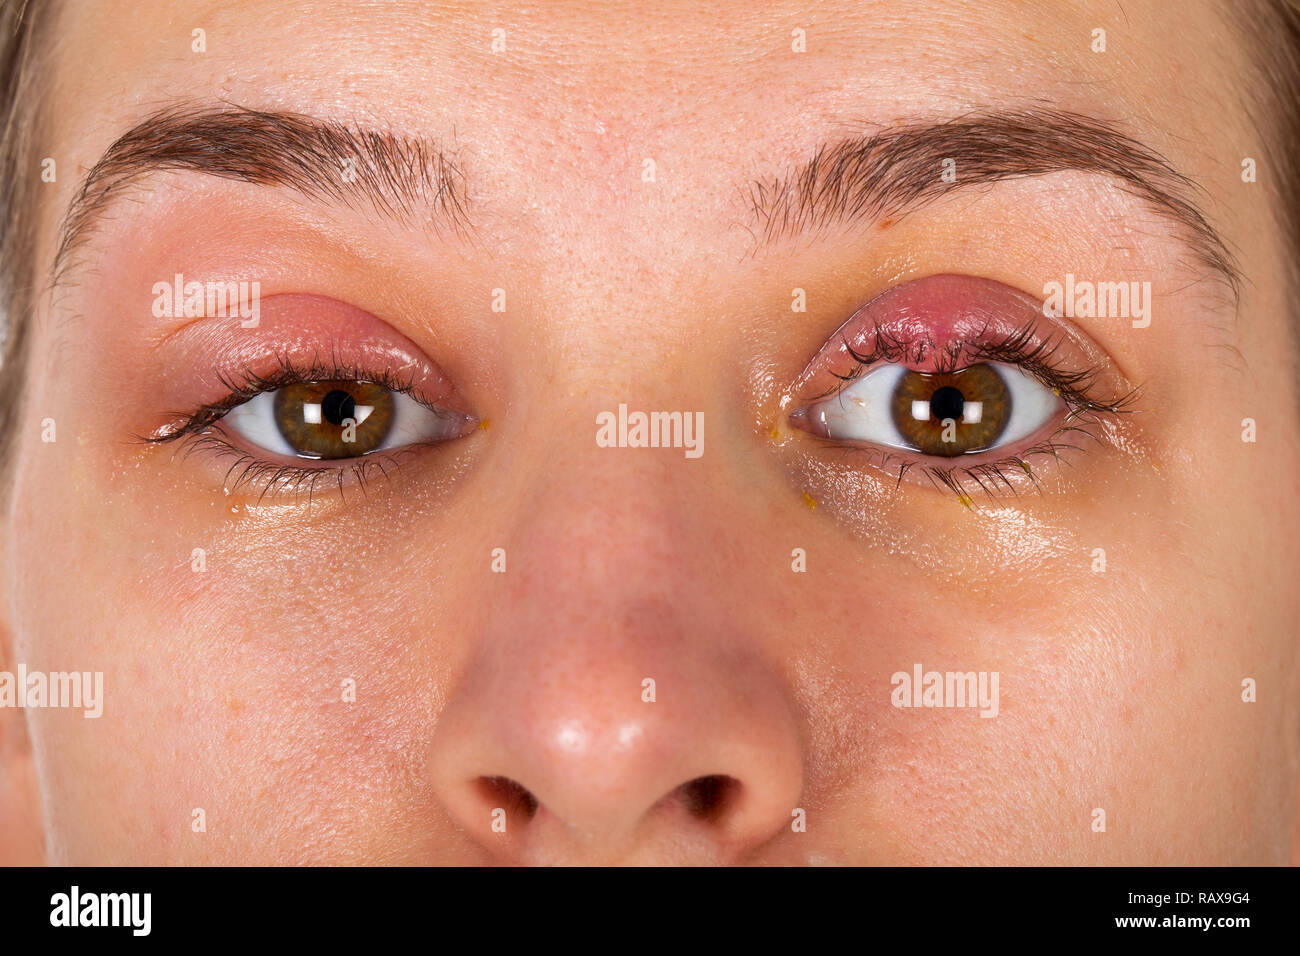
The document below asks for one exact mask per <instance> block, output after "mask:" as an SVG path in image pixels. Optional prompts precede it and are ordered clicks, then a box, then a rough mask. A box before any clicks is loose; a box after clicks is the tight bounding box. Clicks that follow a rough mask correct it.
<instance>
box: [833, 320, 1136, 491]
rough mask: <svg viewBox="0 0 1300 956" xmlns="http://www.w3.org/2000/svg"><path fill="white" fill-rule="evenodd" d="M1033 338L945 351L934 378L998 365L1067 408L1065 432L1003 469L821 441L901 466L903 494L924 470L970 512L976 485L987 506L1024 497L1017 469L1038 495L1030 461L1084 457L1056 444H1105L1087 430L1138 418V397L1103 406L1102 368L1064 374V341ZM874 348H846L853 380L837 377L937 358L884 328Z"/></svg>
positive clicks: (1026, 333)
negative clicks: (1014, 474) (910, 477)
mask: <svg viewBox="0 0 1300 956" xmlns="http://www.w3.org/2000/svg"><path fill="white" fill-rule="evenodd" d="M1033 332H1034V324H1033V323H1030V324H1027V325H1025V326H1023V327H1022V328H1020V329H1019V330H1017V331H1016V332H1013V333H1011V334H1010V335H1007V336H1005V337H1003V338H1001V339H997V340H993V341H987V342H986V341H978V342H975V343H971V344H968V343H965V342H962V343H956V344H955V345H953V346H951V347H949V348H946V349H944V351H943V353H942V355H940V356H939V359H938V361H937V362H936V364H935V367H934V371H936V372H953V371H956V370H958V369H961V368H965V367H967V366H969V365H972V364H975V363H978V362H1001V363H1003V364H1006V365H1014V366H1016V367H1018V368H1020V369H1022V370H1024V371H1025V372H1026V373H1027V374H1028V375H1030V376H1032V377H1033V378H1035V379H1037V380H1038V381H1039V382H1040V383H1041V384H1043V385H1044V386H1046V387H1047V388H1050V389H1052V391H1053V392H1055V393H1056V395H1058V396H1059V397H1060V398H1061V400H1062V401H1064V402H1065V404H1066V406H1067V407H1068V408H1069V411H1068V412H1067V413H1066V416H1065V420H1064V421H1063V422H1062V423H1061V426H1060V427H1059V428H1057V430H1056V431H1055V432H1053V433H1052V434H1051V435H1049V436H1048V437H1047V438H1044V439H1042V440H1041V441H1039V442H1037V443H1035V444H1034V445H1032V446H1031V447H1029V448H1026V449H1025V450H1024V451H1022V452H1021V453H1020V454H1017V455H1009V456H1007V457H1006V458H1003V459H1001V460H999V461H993V462H984V463H982V464H978V465H969V466H963V465H952V466H942V465H929V464H921V463H918V462H916V461H914V460H910V459H906V458H904V457H903V456H901V455H898V454H896V453H894V452H891V451H887V450H885V449H879V448H873V449H867V448H863V447H862V446H860V445H846V444H842V443H834V442H831V441H829V440H827V439H822V441H823V442H824V443H825V444H828V445H834V446H835V447H837V448H841V449H844V450H847V451H850V452H864V451H865V452H870V453H872V454H875V455H877V456H878V457H879V458H880V460H881V464H882V465H884V466H885V467H886V468H891V466H892V465H893V464H894V463H899V467H898V480H897V485H896V487H898V488H901V487H902V483H903V477H904V475H906V474H907V472H908V470H909V469H911V468H920V469H921V471H922V473H924V474H925V475H926V477H927V478H929V479H930V482H931V483H932V484H933V485H934V486H935V487H936V488H946V489H947V490H949V491H951V492H952V493H953V494H955V495H956V496H957V500H958V501H960V502H961V503H962V504H963V505H965V506H966V507H968V508H969V507H970V506H971V503H972V498H971V496H970V494H969V493H968V492H967V490H966V483H967V482H974V483H975V484H976V485H978V486H979V488H980V490H981V491H983V492H984V493H985V494H986V495H987V496H988V497H989V498H995V497H997V496H998V495H999V494H1001V493H1002V486H1005V487H1006V490H1007V491H1010V492H1011V493H1012V494H1013V495H1018V494H1019V493H1020V489H1018V488H1017V487H1016V486H1015V485H1013V484H1012V483H1011V480H1010V479H1009V478H1008V477H1007V475H1008V469H1012V468H1015V469H1019V470H1021V471H1023V472H1024V473H1025V475H1027V476H1028V477H1029V479H1030V480H1031V481H1032V482H1033V483H1034V487H1035V489H1038V488H1039V485H1038V477H1037V476H1036V475H1035V474H1034V472H1033V469H1032V468H1031V466H1030V464H1029V462H1028V461H1027V459H1028V458H1031V457H1033V456H1035V455H1050V456H1051V457H1052V458H1054V459H1056V460H1057V461H1060V460H1061V452H1063V451H1068V450H1077V451H1082V450H1083V449H1081V448H1080V447H1079V446H1078V445H1072V444H1068V443H1065V442H1060V441H1058V439H1059V438H1060V437H1061V436H1062V435H1066V434H1070V433H1077V434H1081V435H1086V436H1087V437H1088V438H1090V439H1092V440H1093V441H1095V442H1100V441H1101V439H1100V438H1099V437H1098V436H1097V435H1096V434H1094V433H1093V432H1092V431H1090V430H1089V426H1096V425H1099V424H1101V422H1102V419H1103V416H1105V415H1123V414H1128V413H1131V412H1132V411H1133V407H1132V406H1133V404H1134V402H1135V401H1136V399H1137V396H1138V389H1137V388H1134V389H1133V390H1131V391H1129V392H1127V393H1125V394H1123V395H1121V396H1119V397H1117V398H1113V399H1108V400H1101V399H1099V398H1098V397H1097V396H1096V395H1095V394H1094V392H1095V391H1096V382H1097V379H1098V378H1099V377H1100V376H1101V373H1102V369H1101V367H1099V366H1093V367H1089V368H1084V369H1075V370H1069V369H1066V368H1065V367H1064V366H1063V365H1062V364H1060V363H1057V362H1054V361H1053V358H1052V356H1053V355H1054V354H1055V353H1056V351H1057V349H1058V348H1060V344H1061V340H1060V338H1059V337H1057V338H1052V337H1050V336H1049V337H1048V338H1045V339H1043V340H1042V341H1039V342H1035V341H1034V334H1033ZM872 341H873V343H874V347H873V349H872V351H871V352H869V353H862V352H858V351H856V350H855V349H854V348H853V347H852V346H851V345H849V344H848V342H845V343H844V348H845V351H847V352H848V354H849V355H850V357H851V358H852V359H853V360H854V362H855V363H857V365H856V367H855V368H854V369H853V371H852V372H850V373H849V374H847V375H839V374H836V375H835V377H836V378H838V379H840V381H842V382H845V383H848V382H852V381H854V380H855V379H857V378H858V377H859V376H861V375H862V374H863V373H864V372H866V371H867V369H868V368H871V367H872V366H874V365H876V364H878V363H880V362H882V361H883V362H891V363H904V364H906V363H912V364H919V363H920V362H921V361H922V360H923V359H924V358H925V357H926V355H927V354H928V353H930V352H931V351H933V350H934V345H933V343H932V342H930V341H929V340H926V339H921V340H918V341H914V342H910V343H908V342H904V341H902V340H900V339H898V338H895V337H893V336H891V335H890V334H889V333H888V332H886V331H885V330H884V329H883V328H881V327H880V325H879V324H877V325H876V327H875V335H874V336H872ZM836 391H838V390H832V391H830V392H827V393H826V394H825V395H822V396H820V398H819V399H818V400H820V399H821V398H826V397H828V396H829V395H832V394H835V392H836ZM891 470H892V469H891Z"/></svg>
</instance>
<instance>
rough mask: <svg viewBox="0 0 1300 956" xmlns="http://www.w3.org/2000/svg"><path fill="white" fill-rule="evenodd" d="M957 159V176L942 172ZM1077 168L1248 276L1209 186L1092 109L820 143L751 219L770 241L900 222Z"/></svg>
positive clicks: (777, 179) (757, 201) (775, 180)
mask: <svg viewBox="0 0 1300 956" xmlns="http://www.w3.org/2000/svg"><path fill="white" fill-rule="evenodd" d="M947 160H951V161H952V163H953V164H954V165H952V166H947V168H949V169H952V171H953V174H954V175H952V176H950V177H949V179H950V180H951V181H948V180H946V179H945V178H943V177H942V176H941V173H942V172H943V171H944V169H945V167H946V165H947V164H946V162H945V161H947ZM1067 170H1075V171H1081V172H1088V173H1097V174H1100V175H1104V176H1110V177H1112V178H1114V179H1116V180H1117V181H1118V184H1119V186H1120V188H1121V189H1124V190H1126V191H1128V192H1129V193H1131V194H1132V195H1135V196H1137V197H1138V198H1140V199H1142V200H1145V201H1146V202H1147V203H1148V205H1150V206H1151V207H1152V208H1153V209H1154V210H1155V211H1156V212H1157V213H1159V214H1161V215H1163V216H1164V217H1165V218H1166V220H1167V221H1168V222H1169V223H1170V224H1171V225H1172V226H1173V227H1174V228H1175V229H1176V230H1178V231H1179V232H1181V233H1182V235H1183V236H1184V238H1186V239H1187V241H1188V243H1189V245H1190V248H1191V251H1192V254H1193V256H1194V257H1195V259H1196V261H1197V263H1198V264H1199V265H1200V266H1202V267H1203V268H1204V269H1206V270H1208V272H1209V274H1210V275H1212V276H1214V277H1216V278H1218V279H1220V280H1221V281H1222V282H1223V283H1225V284H1226V286H1227V288H1228V290H1229V291H1230V293H1231V295H1232V298H1233V299H1234V301H1235V300H1236V299H1237V298H1238V297H1239V294H1240V288H1241V284H1242V275H1241V271H1240V269H1239V268H1238V266H1237V264H1236V261H1235V259H1234V257H1233V255H1232V253H1231V252H1230V251H1229V249H1228V245H1227V243H1225V242H1224V240H1223V238H1222V236H1220V234H1219V233H1218V231H1217V230H1215V229H1214V227H1213V226H1211V225H1210V223H1209V220H1208V219H1206V217H1205V215H1204V214H1203V213H1202V212H1201V210H1200V209H1199V207H1198V206H1197V205H1196V203H1195V202H1194V201H1193V197H1195V196H1197V195H1199V194H1201V193H1203V192H1204V190H1202V189H1201V188H1200V187H1199V186H1198V185H1197V184H1196V183H1195V182H1194V181H1193V180H1192V179H1190V178H1189V177H1187V176H1185V175H1183V174H1182V173H1180V172H1178V170H1176V169H1175V168H1174V167H1173V166H1172V165H1170V163H1169V162H1168V161H1167V160H1166V159H1164V157H1162V156H1161V155H1160V154H1158V153H1156V152H1155V151H1153V150H1151V149H1149V148H1148V147H1146V146H1144V145H1143V144H1142V143H1140V142H1138V141H1137V140H1135V139H1133V138H1132V137H1130V136H1127V135H1125V134H1124V133H1122V132H1120V131H1119V130H1117V129H1116V128H1114V127H1112V126H1110V125H1108V124H1106V123H1103V122H1101V121H1100V120H1097V119H1094V118H1092V117H1088V116H1084V115H1081V114H1078V113H1071V112H1064V111H1059V110H1046V109H1042V110H1039V109H1035V110H1005V111H991V112H977V113H968V114H963V115H961V116H957V117H954V118H952V119H948V120H945V121H941V122H937V123H934V122H912V123H903V124H900V125H896V126H891V127H889V128H887V129H884V130H882V131H879V132H875V133H871V134H868V135H865V136H858V137H854V138H850V139H846V140H843V141H840V142H837V143H833V144H827V145H823V146H820V147H818V148H817V149H816V150H815V151H814V153H813V155H812V158H811V159H809V160H808V161H806V162H804V163H802V164H800V165H799V166H797V167H796V168H795V169H794V170H793V171H791V172H789V173H787V174H785V175H780V176H773V177H770V178H767V179H760V180H757V181H755V182H753V183H752V184H750V186H749V188H748V190H747V192H746V201H747V204H748V207H749V210H748V211H749V213H750V217H751V220H750V227H751V229H752V230H753V231H754V232H755V233H756V234H757V235H758V238H759V239H760V240H761V241H762V242H763V243H770V242H773V241H776V240H778V239H780V238H782V237H788V236H793V235H796V234H799V233H805V232H811V233H817V232H819V231H822V230H824V229H826V228H828V227H831V226H834V225H838V224H845V223H851V222H876V221H881V220H887V219H888V220H896V219H898V218H901V217H902V216H904V215H906V214H907V213H909V212H912V211H915V210H916V209H919V208H921V207H923V206H925V205H926V204H928V203H930V202H933V201H934V200H936V199H938V198H939V197H940V196H943V195H945V194H947V193H949V192H951V191H953V190H955V189H964V188H969V187H971V186H977V185H981V184H988V183H995V182H999V181H1001V180H1006V179H1016V178H1022V177H1030V176H1042V175H1046V174H1048V173H1054V172H1062V171H1067Z"/></svg>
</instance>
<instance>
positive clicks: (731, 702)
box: [431, 635, 801, 863]
mask: <svg viewBox="0 0 1300 956" xmlns="http://www.w3.org/2000/svg"><path fill="white" fill-rule="evenodd" d="M552 636H553V635H552ZM529 643H530V642H528V641H520V642H517V643H516V642H510V643H508V644H507V643H504V642H503V643H502V644H501V645H499V646H498V647H496V648H495V649H493V650H492V651H491V652H489V653H488V655H487V656H485V657H484V658H481V659H479V660H478V661H476V662H475V663H474V664H473V665H472V672H473V673H472V675H471V677H470V678H469V681H468V683H467V684H463V685H462V686H461V687H460V688H459V689H458V691H457V693H456V695H455V697H454V699H453V701H452V702H451V703H450V704H449V705H448V706H447V708H446V709H445V710H444V712H443V715H442V717H441V718H440V719H439V723H438V727H437V731H436V735H435V737H436V740H435V747H434V751H433V757H432V761H431V763H432V767H431V773H432V777H433V779H434V781H435V787H436V789H437V790H438V795H439V797H440V799H441V800H442V802H443V804H444V805H445V806H446V807H447V809H448V810H449V811H450V812H451V813H452V815H453V816H454V817H455V818H456V819H457V821H458V822H459V823H460V825H461V826H462V827H464V828H465V830H466V831H468V832H469V833H470V834H471V835H473V836H474V837H476V838H477V839H478V841H479V842H480V843H481V844H483V845H484V846H486V847H487V848H488V849H489V850H491V851H492V852H493V853H494V854H495V855H496V856H498V857H499V858H501V859H503V860H510V861H514V862H539V863H540V862H566V861H572V862H579V861H588V862H596V861H600V862H617V861H632V860H635V859H640V860H644V861H650V860H652V859H654V860H663V859H665V858H675V859H676V860H677V861H678V862H717V863H726V862H735V861H737V860H739V859H742V858H743V857H744V856H745V855H746V854H747V853H748V852H750V851H752V850H753V849H754V848H755V847H757V846H758V845H760V844H761V843H763V842H764V841H765V840H767V839H768V838H769V837H771V836H772V835H774V834H775V833H777V832H778V831H779V830H781V829H782V828H783V827H784V825H785V824H788V823H789V821H790V819H791V812H792V810H793V809H794V808H795V807H796V806H797V805H798V798H799V791H800V778H801V767H800V758H799V749H798V746H797V740H796V736H795V728H794V724H793V720H792V719H790V718H789V716H788V714H787V711H786V709H785V707H784V706H783V703H784V701H783V699H782V697H783V695H782V693H781V689H780V688H779V687H777V686H775V685H774V683H773V682H772V680H771V678H770V677H769V676H768V675H765V674H764V673H762V672H761V671H760V669H759V668H757V667H755V666H753V665H752V663H748V662H746V661H745V660H744V658H743V655H740V654H735V653H733V654H726V653H716V654H715V653H711V652H699V651H693V650H692V649H691V648H689V647H688V646H687V644H688V642H686V641H680V642H670V641H655V642H653V643H652V644H651V647H652V648H653V651H654V653H651V652H650V651H651V647H647V648H646V649H645V652H644V653H640V654H638V653H637V652H636V649H635V648H634V647H632V646H629V644H628V643H626V642H621V643H620V644H618V645H611V644H606V645H605V650H606V653H597V651H596V645H595V644H594V643H588V644H587V647H586V648H585V650H584V651H582V652H576V653H575V651H574V650H573V649H569V650H565V649H564V648H562V647H557V646H555V645H553V644H550V642H549V641H546V640H543V641H540V642H538V643H537V646H534V647H531V648H530V647H529V646H528V645H529ZM674 644H675V645H676V646H673V645H674ZM548 645H549V646H548Z"/></svg>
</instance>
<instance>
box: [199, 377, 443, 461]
mask: <svg viewBox="0 0 1300 956" xmlns="http://www.w3.org/2000/svg"><path fill="white" fill-rule="evenodd" d="M221 420H222V422H223V425H224V427H226V428H228V429H229V430H230V431H232V432H234V433H235V434H237V435H239V436H240V437H242V438H243V439H244V440H246V441H248V442H249V443H251V444H253V445H256V446H257V447H259V448H261V449H263V450H265V451H269V452H272V453H275V454H278V455H285V456H288V457H291V458H316V459H336V458H358V457H360V456H363V455H369V454H371V453H373V452H377V451H385V450H388V449H392V448H400V447H402V446H405V445H414V444H428V443H432V442H440V441H449V440H451V439H453V438H458V437H460V436H461V435H463V434H465V430H466V422H467V419H466V417H465V416H463V415H460V414H457V413H453V412H449V411H444V410H442V409H435V408H430V407H428V406H425V405H422V404H421V403H420V402H417V401H416V400H415V399H413V398H411V397H410V396H409V395H405V394H403V393H402V392H398V391H394V390H393V389H390V388H386V387H385V386H383V385H379V384H376V383H374V382H363V381H349V380H332V381H311V382H295V383H292V384H289V385H284V386H281V387H280V388H275V389H271V390H268V391H265V392H262V393H260V394H258V395H256V396H254V397H253V398H251V399H249V400H248V401H246V402H244V403H243V404H242V405H237V406H235V407H234V408H232V409H230V411H228V412H227V413H226V414H225V415H224V416H223V417H222V419H221Z"/></svg>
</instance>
